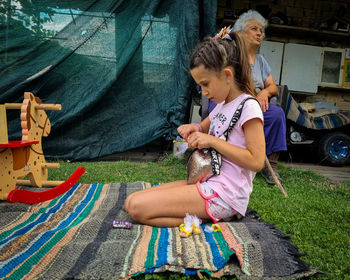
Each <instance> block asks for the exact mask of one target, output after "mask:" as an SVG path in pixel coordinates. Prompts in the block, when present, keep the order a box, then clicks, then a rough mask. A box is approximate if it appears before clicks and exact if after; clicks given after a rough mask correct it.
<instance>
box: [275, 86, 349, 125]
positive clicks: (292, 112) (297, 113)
mask: <svg viewBox="0 0 350 280" xmlns="http://www.w3.org/2000/svg"><path fill="white" fill-rule="evenodd" d="M278 95H279V97H278V101H277V103H278V105H280V106H281V108H282V109H283V111H284V113H285V115H286V118H287V119H289V120H291V121H293V122H295V123H297V124H299V125H301V126H303V127H306V128H311V129H317V130H319V129H332V128H338V127H342V126H344V125H348V124H350V111H339V112H337V113H332V114H325V115H323V116H317V117H314V116H313V114H311V113H307V112H305V111H303V109H302V108H301V107H300V105H299V104H298V103H297V102H296V101H295V100H294V99H293V97H292V95H291V94H290V93H289V91H288V87H287V86H278Z"/></svg>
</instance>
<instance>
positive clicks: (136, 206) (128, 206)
mask: <svg viewBox="0 0 350 280" xmlns="http://www.w3.org/2000/svg"><path fill="white" fill-rule="evenodd" d="M124 207H125V210H126V211H127V212H128V214H129V216H130V217H131V218H132V219H133V220H134V221H136V222H142V221H143V218H144V211H143V210H142V209H143V207H142V205H141V204H140V203H139V201H138V199H137V197H136V196H132V195H129V196H128V197H127V199H126V200H125V204H124Z"/></svg>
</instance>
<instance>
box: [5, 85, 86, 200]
mask: <svg viewBox="0 0 350 280" xmlns="http://www.w3.org/2000/svg"><path fill="white" fill-rule="evenodd" d="M9 109H20V110H21V128H22V140H20V141H8V134H7V118H6V110H9ZM45 110H61V105H60V104H42V102H41V100H40V99H39V98H38V97H35V96H34V95H33V94H32V93H31V92H25V93H24V100H23V103H5V104H3V105H0V199H1V200H5V199H7V201H9V202H24V203H30V204H33V203H38V202H41V201H45V200H49V199H53V198H55V197H56V196H58V195H60V194H62V193H64V192H66V191H67V190H69V189H70V188H71V187H72V186H73V185H74V184H75V183H76V181H78V179H79V178H80V176H81V175H82V174H83V173H84V172H85V169H84V168H83V167H79V168H78V169H77V170H76V171H75V172H74V173H73V174H72V175H71V177H70V178H68V179H67V180H66V181H48V169H49V168H59V167H60V165H59V164H58V163H47V162H46V160H45V156H44V153H43V150H42V144H41V138H42V137H46V136H48V135H49V133H50V131H51V124H50V120H49V118H48V116H47V115H46V113H45ZM25 176H28V179H29V180H21V179H23V178H24V177H25ZM16 185H21V186H22V185H31V186H36V187H43V186H51V187H53V186H56V187H54V188H52V189H49V190H45V191H41V192H31V191H27V190H22V189H16Z"/></svg>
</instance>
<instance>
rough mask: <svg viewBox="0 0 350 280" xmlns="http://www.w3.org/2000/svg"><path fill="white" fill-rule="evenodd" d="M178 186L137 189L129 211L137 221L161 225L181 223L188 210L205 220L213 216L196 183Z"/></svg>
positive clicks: (167, 225) (131, 199) (169, 225)
mask: <svg viewBox="0 0 350 280" xmlns="http://www.w3.org/2000/svg"><path fill="white" fill-rule="evenodd" d="M174 186H176V187H171V185H169V187H163V188H159V189H158V187H156V188H155V189H157V190H155V191H148V192H136V193H135V195H134V196H132V197H131V198H130V200H129V206H128V209H127V211H128V213H129V215H130V216H131V217H132V218H133V220H135V221H136V222H139V223H142V224H147V225H152V226H158V227H174V226H178V225H180V224H181V223H183V220H184V217H185V215H186V213H189V214H191V215H196V216H197V217H198V218H201V219H203V220H206V219H210V217H209V216H208V214H207V213H206V210H205V200H204V199H203V198H202V196H201V195H200V194H199V192H198V190H197V186H196V185H184V184H181V185H174Z"/></svg>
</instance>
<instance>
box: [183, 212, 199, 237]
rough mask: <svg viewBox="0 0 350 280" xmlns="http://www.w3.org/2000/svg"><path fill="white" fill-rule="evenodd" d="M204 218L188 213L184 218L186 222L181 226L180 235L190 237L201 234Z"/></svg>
mask: <svg viewBox="0 0 350 280" xmlns="http://www.w3.org/2000/svg"><path fill="white" fill-rule="evenodd" d="M201 223H202V220H201V219H200V218H198V217H197V216H193V215H190V214H188V213H186V216H185V218H184V223H183V224H181V225H180V226H179V230H180V236H181V237H189V236H190V235H191V234H192V233H193V234H200V227H199V226H200V224H201Z"/></svg>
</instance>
